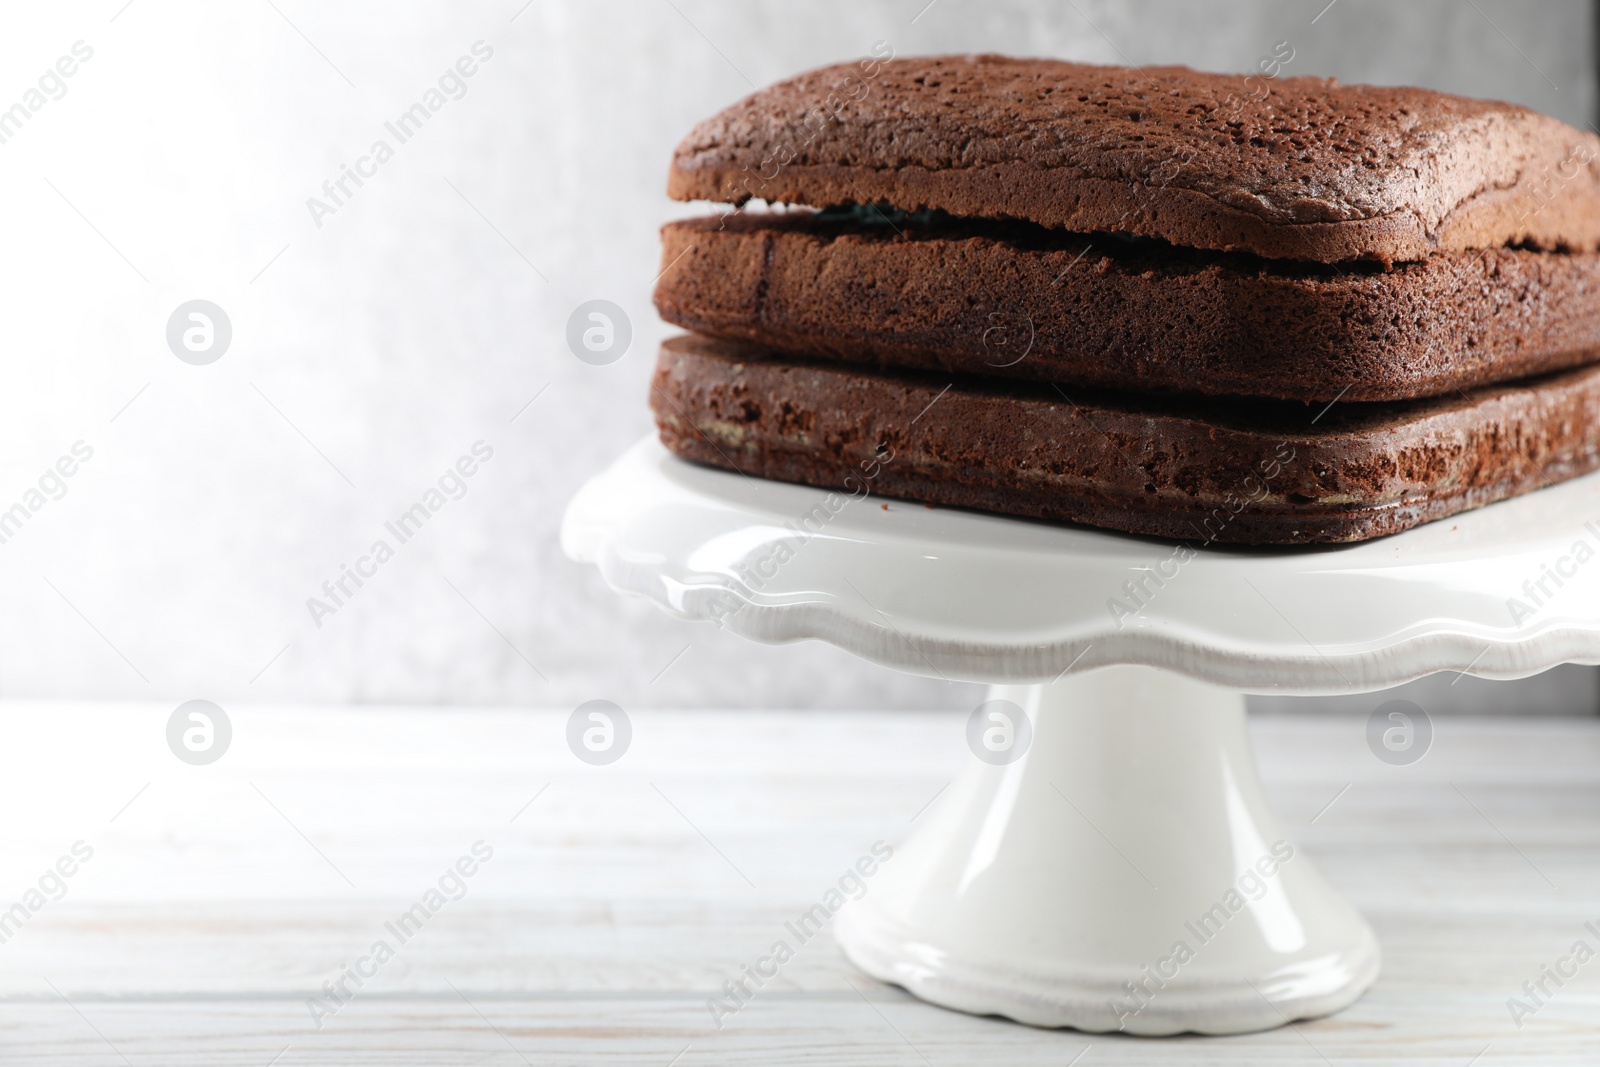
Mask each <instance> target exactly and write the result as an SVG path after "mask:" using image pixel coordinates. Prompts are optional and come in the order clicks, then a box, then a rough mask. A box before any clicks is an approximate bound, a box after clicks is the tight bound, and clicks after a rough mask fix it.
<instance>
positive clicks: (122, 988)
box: [0, 703, 1600, 1067]
mask: <svg viewBox="0 0 1600 1067" xmlns="http://www.w3.org/2000/svg"><path fill="white" fill-rule="evenodd" d="M170 711H171V709H170V708H167V707H148V706H115V707H106V706H84V705H71V704H21V703H10V704H3V705H0V731H3V733H0V737H3V738H4V743H3V745H0V812H4V814H5V820H4V823H3V825H0V911H3V910H4V909H6V908H9V907H10V906H11V904H12V903H13V902H16V901H21V900H23V899H24V895H25V894H26V893H27V891H28V890H29V889H30V888H33V887H37V886H38V885H39V882H40V879H41V877H42V876H44V874H45V872H46V871H47V870H49V869H53V865H54V864H55V863H56V862H57V861H58V859H59V858H60V857H61V856H62V855H64V854H69V853H70V850H71V848H72V846H73V845H74V843H76V842H80V841H81V842H83V843H84V845H85V846H87V847H89V848H92V849H93V856H92V858H90V859H89V860H87V861H85V862H83V863H81V864H80V865H78V867H77V869H76V870H75V873H74V874H73V875H72V876H71V877H70V878H63V879H61V881H60V885H61V887H62V888H63V889H64V891H63V892H62V893H61V895H60V896H59V899H46V900H45V902H44V903H43V904H42V906H41V907H39V909H38V910H37V913H36V914H33V915H32V916H31V917H30V918H28V920H27V921H26V922H25V923H23V924H21V925H20V926H19V927H18V928H17V929H15V930H14V931H12V932H11V933H10V934H9V935H8V936H7V938H6V940H5V942H4V943H3V944H0V1064H6V1065H10V1064H33V1063H39V1064H45V1063H49V1064H86V1065H87V1064H123V1063H131V1064H145V1063H149V1064H188V1063H195V1064H201V1063H204V1064H235V1063H237V1064H255V1065H261V1067H265V1065H267V1064H269V1063H272V1062H274V1057H277V1059H276V1061H275V1062H276V1063H278V1064H281V1065H284V1067H290V1065H295V1064H322V1063H330V1064H331V1063H345V1064H361V1063H373V1064H378V1063H385V1064H388V1063H394V1064H432V1063H438V1064H479V1063H481V1064H507V1065H510V1064H519V1063H533V1064H547V1063H549V1064H556V1063H562V1064H565V1063H590V1062H594V1063H605V1064H632V1063H639V1064H655V1065H658V1067H665V1065H667V1064H669V1063H672V1062H674V1057H679V1058H678V1059H677V1060H676V1062H677V1063H678V1064H680V1065H683V1067H693V1065H695V1064H710V1063H750V1062H756V1061H759V1062H761V1063H770V1064H788V1063H796V1064H798V1063H805V1064H857V1063H868V1062H871V1063H905V1064H923V1063H926V1064H947V1063H948V1064H964V1063H975V1062H1004V1063H1022V1064H1031V1063H1039V1064H1047V1063H1048V1064H1058V1065H1059V1064H1066V1063H1069V1062H1072V1060H1073V1057H1074V1056H1078V1055H1079V1054H1080V1053H1082V1059H1080V1060H1078V1061H1077V1062H1078V1063H1080V1064H1082V1065H1084V1067H1092V1065H1094V1064H1096V1063H1111V1062H1116V1063H1252V1064H1253V1063H1261V1064H1267V1063H1274V1064H1276V1063H1297V1062H1303V1063H1324V1062H1341V1061H1358V1062H1361V1063H1386V1062H1396V1063H1398V1062H1404V1063H1437V1064H1457V1065H1461V1067H1465V1065H1467V1064H1468V1063H1470V1062H1473V1058H1474V1057H1478V1059H1477V1060H1476V1063H1477V1064H1479V1065H1482V1067H1490V1065H1494V1064H1509V1063H1595V1062H1600V959H1596V960H1594V961H1591V962H1589V963H1588V964H1587V965H1585V966H1584V967H1582V968H1581V969H1580V971H1579V973H1578V975H1577V976H1576V977H1575V978H1573V979H1571V980H1568V981H1566V983H1565V984H1564V985H1563V986H1562V987H1561V988H1560V989H1558V990H1555V995H1554V996H1552V997H1551V998H1549V1000H1548V1002H1547V1003H1546V1004H1545V1005H1544V1006H1543V1007H1541V1008H1540V1009H1539V1011H1538V1012H1537V1013H1536V1014H1535V1015H1533V1016H1532V1017H1531V1018H1528V1019H1525V1020H1524V1021H1523V1025H1522V1026H1521V1027H1520V1028H1519V1027H1518V1026H1516V1025H1515V1024H1514V1022H1513V1021H1512V1019H1511V1016H1510V1013H1509V1011H1508V1008H1507V999H1508V998H1510V997H1512V996H1517V995H1521V993H1522V990H1521V986H1522V983H1523V982H1524V981H1527V980H1530V979H1531V980H1537V979H1538V978H1539V971H1540V968H1541V967H1543V966H1546V965H1553V964H1554V962H1555V961H1556V960H1557V959H1558V958H1559V957H1561V956H1563V955H1565V954H1567V952H1568V951H1569V949H1570V947H1571V946H1572V944H1573V942H1574V941H1576V940H1578V939H1580V938H1587V940H1588V941H1589V942H1590V943H1591V944H1594V945H1595V946H1596V947H1600V938H1597V937H1595V936H1594V935H1592V934H1589V933H1587V931H1586V930H1585V928H1584V923H1585V922H1586V921H1589V922H1594V923H1596V925H1597V926H1600V723H1597V722H1595V721H1592V720H1579V719H1570V720H1527V719H1476V718H1474V719H1471V720H1442V721H1439V722H1436V728H1437V729H1436V737H1435V739H1434V742H1433V748H1432V750H1431V751H1430V752H1429V753H1428V755H1427V756H1426V758H1424V759H1423V760H1422V761H1421V762H1419V763H1417V764H1414V765H1412V766H1409V767H1391V766H1388V765H1386V764H1383V763H1380V762H1379V761H1378V760H1377V759H1375V758H1374V757H1373V756H1372V754H1371V753H1370V752H1368V751H1367V749H1366V746H1365V741H1364V739H1363V728H1364V725H1365V724H1364V720H1363V719H1361V718H1359V717H1350V718H1344V717H1340V718H1292V717H1258V718H1256V719H1255V720H1254V721H1253V724H1252V730H1253V735H1254V738H1255V741H1256V745H1257V751H1258V755H1259V759H1260V762H1261V765H1262V771H1263V775H1264V777H1265V779H1266V781H1267V786H1268V790H1269V792H1270V794H1271V796H1272V799H1273V802H1274V804H1275V806H1276V809H1277V811H1278V813H1279V815H1280V816H1281V818H1282V819H1283V821H1284V822H1285V824H1286V825H1287V826H1288V828H1289V829H1290V831H1291V832H1292V833H1294V834H1295V835H1296V836H1297V837H1298V839H1299V840H1300V842H1301V844H1302V845H1303V846H1304V848H1305V849H1306V851H1307V852H1308V854H1310V855H1312V856H1314V857H1315V858H1316V860H1317V862H1318V863H1319V864H1320V865H1321V867H1322V868H1323V870H1324V871H1325V872H1326V873H1327V874H1328V875H1329V877H1330V878H1331V879H1332V880H1333V881H1334V882H1335V883H1336V884H1338V885H1339V886H1340V887H1341V888H1342V889H1343V890H1344V891H1345V892H1346V893H1348V894H1349V895H1350V896H1351V897H1352V899H1354V901H1355V902H1356V904H1357V906H1358V907H1360V908H1361V909H1362V910H1363V911H1364V912H1365V914H1367V915H1368V916H1369V918H1371V920H1372V921H1373V923H1374V925H1375V927H1376V928H1377V930H1378V933H1379V936H1380V937H1381V938H1382V940H1383V943H1384V949H1385V969H1384V974H1383V977H1382V979H1380V981H1379V983H1378V985H1377V987H1376V988H1375V989H1374V990H1373V991H1372V992H1371V993H1369V994H1368V995H1367V996H1366V997H1365V998H1363V1000H1362V1001H1360V1002H1359V1003H1358V1004H1357V1005H1356V1006H1355V1007H1353V1008H1352V1009H1350V1010H1348V1011H1346V1012H1344V1013H1342V1014H1340V1015H1339V1016H1336V1017H1335V1018H1333V1019H1329V1020H1321V1021H1318V1022H1314V1023H1306V1024H1302V1025H1299V1026H1297V1027H1291V1028H1283V1029H1280V1030H1277V1031H1273V1032H1270V1033H1266V1034H1256V1035H1249V1036H1245V1037H1239V1038H1192V1037H1191V1038H1180V1039H1165V1040H1147V1039H1134V1038H1123V1037H1114V1036H1113V1037H1105V1036H1090V1035H1082V1034H1076V1033H1072V1032H1070V1031H1060V1032H1052V1031H1039V1030H1032V1029H1029V1028H1026V1027H1022V1026H1017V1025H1014V1024H1011V1023H1006V1022H1002V1021H998V1020H992V1019H975V1018H970V1017H967V1016H964V1015H961V1014H958V1013H954V1012H948V1011H943V1010H940V1009H937V1008H933V1007H930V1006H928V1005H924V1004H921V1003H920V1002H917V1001H915V1000H912V999H910V998H908V997H907V996H906V995H905V994H903V993H901V992H900V991H898V990H896V989H893V988H890V987H885V986H882V985H880V984H878V983H875V982H872V981H871V980H869V979H866V978H864V977H863V976H861V975H860V974H859V973H858V972H856V971H855V970H854V969H853V968H852V967H850V966H849V965H848V964H847V963H846V962H845V961H844V959H843V958H842V957H841V956H840V955H839V953H838V951H837V949H836V948H835V947H834V946H833V944H832V943H831V941H829V939H828V938H826V937H819V938H817V939H815V940H813V941H812V942H811V943H809V944H807V945H806V946H804V947H803V948H802V949H801V951H800V952H799V954H798V955H797V956H796V958H795V959H794V960H793V961H792V962H790V963H789V964H788V965H787V966H786V967H785V968H784V969H783V970H782V972H781V974H780V975H779V977H778V979H776V980H774V981H773V982H772V983H770V984H769V985H768V986H767V987H766V988H765V989H764V990H763V991H762V992H761V993H760V995H759V996H758V997H757V998H756V1000H755V1001H754V1002H753V1003H752V1004H751V1005H750V1006H749V1007H747V1008H746V1009H745V1010H743V1011H742V1012H740V1013H739V1014H738V1015H736V1016H734V1017H733V1018H732V1019H730V1020H727V1021H726V1025H725V1026H724V1027H723V1028H721V1029H718V1028H716V1027H715V1026H714V1025H713V1021H712V1018H711V1015H710V1013H709V1011H708V1010H707V1007H706V1001H707V998H708V997H709V996H710V995H712V994H713V993H714V992H715V991H716V990H717V989H718V988H719V987H720V986H721V984H722V983H723V982H724V981H725V980H727V979H728V978H731V977H733V976H735V975H736V973H737V972H738V970H739V968H740V967H741V966H742V965H743V964H745V963H747V962H750V961H752V960H753V959H755V958H756V957H758V956H759V955H761V954H762V953H763V952H764V951H765V950H766V948H767V946H768V945H770V944H771V942H772V941H773V940H774V939H775V938H776V937H778V936H781V935H782V933H783V929H782V928H783V923H784V921H785V920H786V919H788V918H790V917H792V916H793V915H794V914H796V913H797V912H799V911H800V910H803V909H804V908H805V907H807V906H809V905H810V904H811V903H812V902H813V901H814V900H815V899H816V898H817V897H818V896H819V895H820V894H821V892H822V891H823V890H825V889H826V888H828V887H829V886H830V885H831V884H832V883H833V882H834V880H835V879H836V878H837V877H838V875H839V873H840V872H842V871H843V870H844V869H845V868H846V867H847V866H848V865H849V864H850V863H851V862H853V860H854V859H855V858H856V857H857V856H858V855H860V854H861V853H862V852H863V851H864V850H865V849H866V848H867V847H868V846H869V845H870V844H871V842H872V841H874V840H876V839H879V838H883V839H885V840H888V841H891V842H894V841H899V840H901V839H903V837H904V836H905V834H906V833H907V832H908V831H909V830H910V828H911V825H912V817H913V816H914V815H915V814H917V813H918V812H919V811H920V810H922V809H923V807H924V805H926V804H927V803H928V802H929V800H930V799H931V798H933V797H934V796H935V794H937V793H938V791H939V790H940V789H941V788H942V787H943V785H944V784H945V783H946V782H947V781H949V779H950V778H951V776H953V774H954V773H955V772H956V771H957V770H958V769H959V768H960V766H961V765H962V762H963V760H964V759H967V758H970V757H969V756H968V755H967V754H966V750H965V747H964V744H963V741H962V716H959V715H951V714H881V713H863V714H843V713H804V714H761V715H749V714H737V713H709V712H707V713H691V712H659V713H645V712H641V713H637V714H635V715H634V717H633V725H634V742H633V747H632V748H631V749H630V751H629V752H628V754H627V755H626V756H625V757H624V758H623V759H622V760H621V761H619V762H618V763H616V764H615V765H613V766H610V767H589V766H586V765H584V764H582V763H580V762H579V761H578V760H577V759H575V758H574V757H573V756H572V755H571V753H570V752H569V751H568V750H567V748H566V744H565V740H564V728H565V720H566V714H565V713H564V712H562V713H557V712H530V711H454V710H446V709H321V710H319V709H305V708H238V709H230V711H231V716H232V721H233V726H234V735H235V736H234V741H233V744H232V747H231V748H230V750H229V751H228V753H227V754H226V755H225V756H224V757H223V758H222V759H221V760H220V761H219V762H217V763H215V764H213V765H211V766H208V767H191V766H188V765H186V764H183V763H181V762H179V761H178V760H177V759H176V758H175V757H174V756H173V755H172V754H171V753H170V752H169V751H168V750H167V748H166V743H165V736H164V734H165V723H166V719H167V716H168V714H169V713H170ZM1336 797H1337V799H1336V800H1335V798H1336ZM530 801H531V803H530ZM1330 801H1333V803H1332V805H1331V806H1328V805H1329V802H1330ZM1319 813H1320V814H1319ZM1313 819H1315V821H1314V822H1313ZM480 841H481V842H483V843H484V845H486V846H488V847H491V848H492V849H493V856H492V858H490V859H488V860H486V861H484V862H482V863H480V864H479V865H478V866H477V868H476V869H475V872H474V873H473V875H472V876H471V877H470V878H465V879H461V885H462V886H464V889H463V891H462V893H461V895H460V897H459V899H451V900H449V901H448V903H446V904H444V905H443V906H442V907H441V908H439V910H438V912H437V914H435V915H433V916H432V917H431V918H430V919H428V921H427V923H426V925H424V926H422V927H421V928H420V929H419V930H417V931H416V932H415V934H414V935H413V936H412V937H411V938H410V939H409V940H407V941H406V942H405V943H404V944H403V945H400V946H399V948H398V950H397V953H396V955H395V957H394V958H393V959H392V960H388V961H387V962H385V963H384V964H383V965H382V966H381V967H379V968H377V973H376V974H375V975H374V977H372V978H371V979H368V980H365V982H364V984H363V985H362V986H361V988H360V989H358V990H354V996H353V997H352V998H351V999H350V1001H349V1002H348V1003H347V1004H345V1005H343V1006H342V1007H340V1009H339V1010H338V1011H337V1012H336V1013H334V1014H332V1015H330V1016H326V1017H324V1018H322V1019H321V1020H320V1022H321V1025H320V1027H319V1026H318V1025H316V1024H315V1023H314V1021H313V1018H312V1012H311V1010H310V1009H309V1008H308V1004H307V1000H308V998H310V997H313V996H316V995H317V994H318V992H319V990H320V988H321V987H322V985H323V983H324V982H328V981H330V980H336V979H337V978H338V977H339V975H340V974H341V972H342V971H343V970H344V968H345V967H347V966H349V965H350V964H352V963H353V962H355V961H357V960H359V959H360V958H361V957H362V956H363V954H365V953H367V952H368V950H369V946H371V945H372V943H373V942H374V940H375V939H377V938H380V937H386V936H388V935H386V930H387V927H386V926H385V923H386V922H393V921H394V920H395V918H396V917H397V916H398V915H400V914H401V913H402V912H404V911H405V910H406V909H407V908H408V907H409V906H410V905H411V904H413V903H415V902H417V901H418V900H419V899H421V898H422V896H423V895H424V894H425V893H426V892H427V891H428V890H429V889H430V888H432V887H435V886H436V885H437V884H438V880H439V878H440V876H441V874H443V873H444V872H445V871H446V870H447V869H449V868H450V867H451V866H452V865H453V864H455V863H456V861H457V860H458V858H460V857H461V856H463V855H468V854H470V852H471V849H472V846H473V844H474V843H475V842H480ZM481 847H482V846H480V848H481ZM450 887H451V889H452V891H453V890H454V888H455V883H453V882H452V883H451V886H450ZM56 888H57V884H56V882H55V881H54V880H49V881H48V884H47V890H48V891H47V892H45V893H43V894H42V897H44V898H53V897H55V896H56V892H55V891H56ZM389 939H390V940H393V938H392V936H389ZM1086 1049H1087V1051H1085V1050H1086ZM685 1050H687V1051H685ZM1485 1050H1487V1051H1485Z"/></svg>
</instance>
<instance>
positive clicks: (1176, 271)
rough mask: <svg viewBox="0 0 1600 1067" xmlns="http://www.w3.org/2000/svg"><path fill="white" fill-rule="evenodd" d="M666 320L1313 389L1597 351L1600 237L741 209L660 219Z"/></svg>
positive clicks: (826, 349)
mask: <svg viewBox="0 0 1600 1067" xmlns="http://www.w3.org/2000/svg"><path fill="white" fill-rule="evenodd" d="M662 244H663V253H662V266H663V267H664V268H665V271H664V273H663V274H662V276H661V280H660V282H659V283H658V284H657V286H656V296H655V299H656V308H657V310H659V311H660V313H661V317H662V318H664V319H666V320H667V321H668V322H671V323H675V324H676V325H679V326H682V327H685V328H686V329H691V330H697V331H699V332H701V333H705V334H710V335H713V336H716V337H722V338H726V339H730V340H744V341H752V342H756V343H758V344H765V345H770V346H773V347H776V348H780V349H783V350H786V351H790V352H795V353H800V354H805V355H811V356H815V357H819V358H823V359H835V360H847V361H851V362H857V363H861V362H867V363H873V362H877V363H883V364H887V365H892V366H900V367H911V368H922V369H931V370H942V371H957V372H966V373H972V374H995V375H1003V376H1007V377H1017V378H1031V379H1035V380H1044V381H1058V382H1063V383H1070V384H1074V385H1091V386H1101V387H1106V388H1113V389H1127V390H1147V389H1158V390H1177V391H1191V392H1203V393H1210V394H1215V395H1237V396H1263V397H1273V398H1277V399H1282V400H1302V401H1314V402H1319V403H1325V402H1327V401H1330V400H1333V399H1334V398H1336V397H1341V398H1342V399H1344V400H1396V399H1404V398H1411V397H1418V396H1430V395H1437V394H1443V393H1451V392H1454V391H1455V390H1457V389H1463V388H1471V387H1473V386H1476V385H1481V384H1484V383H1488V382H1496V381H1507V380H1510V379H1513V378H1520V377H1525V376H1527V375H1530V374H1536V373H1543V372H1546V371H1550V370H1554V369H1558V368H1563V367H1569V366H1574V365H1577V364H1580V363H1587V362H1590V361H1593V360H1596V359H1600V254H1595V253H1583V254H1575V255H1557V254H1549V253H1541V252H1529V251H1521V250H1513V249H1492V250H1486V251H1484V252H1447V253H1441V254H1438V255H1435V256H1431V257H1429V258H1428V259H1427V260H1424V261H1422V262H1419V263H1408V264H1404V265H1401V266H1397V267H1395V268H1393V269H1391V270H1383V269H1381V268H1378V267H1375V266H1366V267H1354V268H1350V267H1348V265H1347V268H1345V269H1340V268H1334V267H1326V266H1320V265H1309V264H1289V263H1284V262H1282V261H1267V260H1263V259H1260V258H1258V257H1254V256H1244V255H1237V254H1228V253H1218V252H1195V251H1192V250H1182V249H1174V248H1172V247H1171V246H1167V245H1156V246H1154V247H1151V246H1149V245H1148V243H1139V242H1129V241H1126V240H1117V239H1114V238H1108V237H1105V236H1100V237H1090V238H1085V237H1078V236H1071V235H1065V234H1059V233H1057V232H1055V231H1049V230H1045V229H1043V228H1041V227H1035V226H1031V225H1025V226H1024V225H1019V226H1012V227H1009V228H1006V227H997V226H995V225H993V224H989V225H979V226H971V225H966V224H962V223H959V222H945V223H935V224H919V223H916V222H913V221H909V220H905V219H900V220H899V221H898V222H897V223H890V222H888V221H887V220H885V221H883V222H880V223H878V224H876V225H861V224H859V223H854V222H850V221H833V220H830V219H828V218H827V217H825V216H819V215H814V214H795V213H791V214H788V215H733V216H727V217H724V218H721V219H718V218H704V219H692V220H688V221H684V222H675V223H672V224H670V225H668V226H666V227H665V228H664V229H663V230H662Z"/></svg>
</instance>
